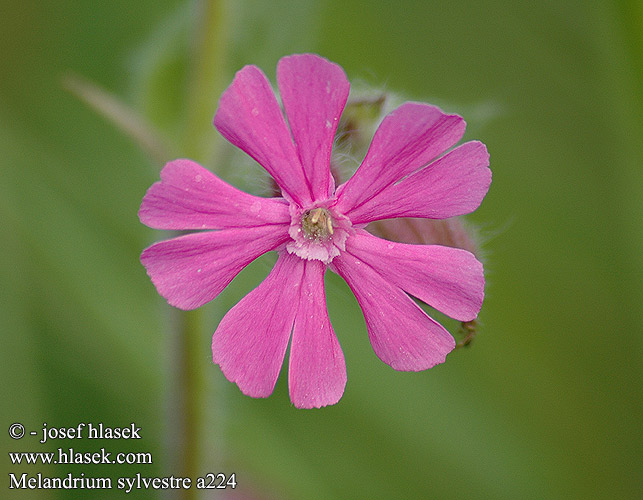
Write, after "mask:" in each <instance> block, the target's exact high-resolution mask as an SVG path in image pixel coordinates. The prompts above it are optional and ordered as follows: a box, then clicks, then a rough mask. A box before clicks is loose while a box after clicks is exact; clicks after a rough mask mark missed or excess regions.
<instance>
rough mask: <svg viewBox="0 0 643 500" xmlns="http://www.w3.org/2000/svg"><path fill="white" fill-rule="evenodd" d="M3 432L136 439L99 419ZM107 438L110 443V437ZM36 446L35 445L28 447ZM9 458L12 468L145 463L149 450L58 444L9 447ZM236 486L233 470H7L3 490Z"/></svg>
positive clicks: (134, 429)
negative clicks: (35, 448) (177, 472)
mask: <svg viewBox="0 0 643 500" xmlns="http://www.w3.org/2000/svg"><path fill="white" fill-rule="evenodd" d="M9 436H11V437H12V438H13V439H14V440H16V441H17V440H19V439H22V438H23V437H25V436H26V437H27V438H28V439H29V438H30V437H32V436H33V437H35V438H34V439H35V442H36V443H37V444H39V445H44V444H46V443H52V442H57V441H59V440H100V442H101V444H102V443H104V442H105V441H108V440H136V439H141V428H140V427H138V426H136V424H135V423H131V424H130V425H128V426H126V427H110V426H107V425H104V424H103V423H97V424H94V423H90V422H88V423H85V422H81V423H79V424H78V425H76V426H74V427H53V426H48V425H47V423H43V425H42V429H39V430H38V431H35V430H29V431H27V429H26V428H25V426H24V425H23V424H21V423H14V424H12V425H11V426H10V427H9ZM110 442H111V441H110ZM34 446H36V445H34ZM9 461H10V464H11V467H12V468H16V467H22V466H28V467H29V469H31V470H33V469H34V467H36V466H40V467H43V468H44V469H45V470H48V471H49V470H52V469H53V468H52V467H51V466H56V468H58V467H59V466H60V465H63V466H64V465H70V466H71V465H74V466H77V465H90V464H92V465H107V464H110V465H113V464H118V465H151V464H153V459H152V454H151V453H149V452H142V451H141V452H127V453H125V452H116V453H115V452H111V451H108V449H106V448H104V447H100V448H98V447H97V448H96V449H94V450H92V451H84V450H83V451H77V450H76V449H74V448H73V447H60V448H57V449H56V450H55V451H46V452H45V451H18V450H15V451H9ZM236 486H237V479H236V474H235V473H234V472H233V473H230V474H224V473H221V472H216V473H215V472H209V473H206V474H204V475H202V476H197V477H181V476H175V475H168V476H162V477H159V476H152V477H150V476H147V475H145V474H142V473H140V472H137V473H135V474H132V475H128V476H122V477H116V478H113V477H111V476H108V475H106V476H104V477H100V476H94V475H92V476H90V475H86V474H85V473H84V472H77V473H71V472H68V473H66V474H55V475H52V474H49V473H44V472H22V471H21V472H10V473H9V489H16V490H18V489H21V490H36V489H57V490H75V489H116V490H121V491H123V492H125V493H131V492H132V491H134V490H141V489H146V490H149V489H153V490H170V489H173V490H180V489H184V490H187V489H190V488H196V489H227V488H230V489H234V488H236Z"/></svg>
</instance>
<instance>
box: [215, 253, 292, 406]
mask: <svg viewBox="0 0 643 500" xmlns="http://www.w3.org/2000/svg"><path fill="white" fill-rule="evenodd" d="M303 273H304V261H302V260H301V259H300V258H299V257H294V256H292V255H289V254H287V253H282V254H280V255H279V258H278V259H277V263H276V264H275V267H274V268H273V269H272V271H271V272H270V274H269V275H268V277H267V278H266V279H265V280H264V281H263V282H262V283H261V284H260V285H259V286H258V287H257V288H255V289H254V290H253V291H251V292H250V293H249V294H248V295H246V296H245V297H244V298H243V299H241V301H240V302H239V303H238V304H237V305H236V306H234V307H233V308H232V309H230V311H228V313H227V314H226V315H225V316H224V317H223V319H222V320H221V323H219V326H218V328H217V329H216V331H215V332H214V335H213V336H212V356H213V360H214V362H215V363H216V364H218V365H219V366H220V367H221V371H222V372H223V374H224V375H225V376H226V378H227V379H228V380H230V381H231V382H235V383H236V384H237V385H238V386H239V389H241V392H243V393H244V394H246V395H248V396H252V397H254V398H265V397H268V396H270V394H272V391H273V390H274V388H275V384H276V382H277V377H278V376H279V371H280V370H281V365H282V364H283V361H284V356H285V355H286V348H287V347H288V340H289V339H290V333H291V330H292V326H293V322H294V320H295V312H296V311H297V305H298V303H299V297H300V291H301V281H302V276H303Z"/></svg>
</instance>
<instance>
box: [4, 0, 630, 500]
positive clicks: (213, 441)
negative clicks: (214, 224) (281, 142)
mask: <svg viewBox="0 0 643 500" xmlns="http://www.w3.org/2000/svg"><path fill="white" fill-rule="evenodd" d="M1 5H2V9H1V12H2V14H1V16H0V17H1V19H2V20H1V21H0V27H1V29H0V47H1V50H0V64H1V67H2V69H3V71H2V72H1V74H0V155H1V156H0V168H1V175H0V221H1V222H0V224H1V225H2V226H1V227H2V237H0V251H1V256H2V263H1V264H0V285H1V292H0V293H1V297H2V299H1V301H0V306H1V307H2V309H1V310H0V313H1V318H2V325H1V326H0V331H1V335H2V345H3V348H2V350H1V351H0V366H1V367H2V368H1V370H2V371H1V372H0V375H1V376H2V381H3V382H2V401H3V404H2V425H3V426H4V428H5V429H7V428H8V427H9V426H10V425H11V424H12V423H14V422H21V423H23V424H24V425H25V426H26V428H27V431H30V430H36V431H37V430H39V429H41V428H42V425H43V422H47V424H48V425H49V426H50V427H69V426H75V425H77V424H78V423H79V422H93V423H98V422H103V423H104V424H105V425H109V426H127V425H129V424H130V423H131V422H136V424H137V425H138V426H140V427H141V428H142V439H141V440H139V441H123V440H120V441H107V440H104V441H95V442H92V441H89V440H87V439H85V440H77V441H71V440H64V441H55V442H49V443H46V444H44V445H41V444H40V443H38V441H37V438H35V437H32V436H29V435H27V436H25V437H24V438H23V439H22V440H21V441H14V440H12V439H10V438H9V436H8V433H7V432H6V430H5V431H2V434H3V437H2V442H3V446H4V449H5V451H49V450H56V449H57V448H58V447H63V448H68V447H74V448H75V449H76V450H78V451H96V450H100V448H101V447H105V448H107V449H109V450H112V451H114V452H117V451H133V452H150V453H152V455H153V457H154V463H153V464H152V465H123V466H118V465H91V466H88V465H76V466H69V465H52V466H47V467H45V466H41V465H40V466H35V465H30V466H27V465H21V466H12V465H11V464H10V463H9V460H8V458H6V455H5V456H4V457H0V463H1V464H2V466H1V467H2V470H3V476H4V478H5V479H4V480H3V481H5V484H4V485H3V488H4V491H5V493H9V494H10V495H11V497H12V498H14V497H15V498H55V499H57V498H61V499H62V498H120V496H119V495H125V493H123V492H122V491H117V490H116V489H115V488H114V489H113V490H102V491H100V490H95V491H91V492H89V491H82V490H77V491H64V490H62V491H60V490H59V491H56V490H41V491H16V490H8V484H9V483H8V479H7V478H8V475H7V474H8V473H9V472H13V473H17V474H22V473H23V472H27V473H29V474H30V475H34V474H36V473H37V472H42V473H43V474H45V475H49V476H65V475H66V474H67V473H68V472H73V473H74V474H75V475H78V474H80V473H81V472H83V473H85V474H86V475H87V476H109V477H112V478H117V477H120V476H133V475H135V474H136V473H137V472H140V473H141V474H142V475H144V476H166V475H171V474H175V475H180V474H179V470H180V469H181V467H183V465H184V464H177V461H180V458H177V456H175V452H173V451H172V450H174V449H176V444H177V443H178V444H181V440H182V439H183V438H182V436H181V434H180V431H178V430H177V428H176V427H175V425H176V422H177V421H178V420H180V418H178V420H177V417H176V413H177V411H178V410H176V408H177V405H178V404H179V403H178V398H177V397H176V396H172V394H176V393H177V391H178V392H179V393H181V392H180V388H181V383H182V382H181V379H177V370H176V367H175V361H174V360H175V358H176V356H175V354H176V352H177V349H178V348H177V345H176V340H175V339H173V337H172V335H171V334H170V331H171V330H172V325H173V324H175V323H176V322H177V318H176V314H175V313H173V312H171V311H170V308H169V306H167V305H166V304H165V303H164V301H163V300H162V299H161V298H160V297H159V296H158V295H157V294H156V292H155V290H154V288H153V286H152V284H151V283H150V281H149V279H148V278H147V276H146V274H145V271H144V269H143V268H142V266H141V265H140V264H139V262H138V256H139V253H140V251H141V249H142V248H144V247H145V246H146V245H147V244H149V243H150V242H152V241H155V240H159V239H162V238H166V237H167V236H168V234H162V233H161V232H155V231H152V230H151V229H148V228H146V227H144V226H142V225H141V224H140V223H139V221H138V218H137V215H136V213H137V210H138V206H139V204H140V201H141V198H142V196H143V194H144V193H145V190H146V189H147V188H148V187H149V186H150V185H151V184H152V183H153V182H154V181H155V180H157V178H158V172H159V170H160V168H161V166H162V163H163V161H166V160H170V159H173V158H174V157H175V156H188V157H193V158H197V157H198V156H205V155H210V154H213V151H210V150H209V149H208V148H212V149H215V148H219V149H217V151H219V154H220V151H221V150H222V149H221V148H223V151H224V153H225V154H228V152H229V150H228V149H225V146H223V142H222V141H221V139H220V138H219V137H218V134H217V133H216V131H215V130H214V128H213V127H211V118H212V116H213V114H214V111H215V108H216V103H217V100H218V96H219V94H220V92H221V91H222V90H223V88H225V86H226V85H227V84H228V83H229V82H230V81H231V79H232V76H233V74H234V72H235V71H236V70H238V69H240V68H241V67H242V66H243V65H244V64H249V63H252V64H257V65H259V66H261V67H262V68H263V69H264V70H265V71H266V73H267V74H268V75H269V76H270V77H271V78H273V77H274V68H275V64H276V62H277V60H278V59H279V57H281V56H283V55H286V54H289V53H295V52H303V51H314V52H318V53H320V54H322V55H324V56H326V57H328V58H329V59H331V60H333V61H336V62H338V63H339V64H341V65H342V66H343V67H344V69H345V70H346V72H347V74H348V77H349V79H351V81H353V82H356V81H361V82H367V83H369V84H372V85H375V86H376V87H378V88H380V89H386V90H390V91H394V92H399V93H401V94H403V95H405V96H407V97H408V98H409V99H414V100H423V101H429V102H433V103H436V104H439V105H441V106H442V107H443V108H444V109H446V110H447V111H450V112H459V113H460V114H462V115H463V116H464V117H465V119H467V121H468V122H469V124H470V126H469V130H468V132H467V135H466V136H465V138H466V139H474V138H475V139H479V140H482V141H483V142H485V143H486V144H487V146H488V148H489V151H490V153H491V168H492V170H493V173H494V181H493V184H492V187H491V190H490V192H489V195H488V196H487V198H486V200H485V201H484V203H483V204H482V207H481V208H480V209H479V210H478V211H477V212H476V213H475V214H473V215H472V216H471V218H470V220H471V221H473V222H474V223H475V224H477V225H478V226H479V227H480V228H481V235H482V236H481V240H482V243H483V253H484V255H485V259H486V270H487V277H488V287H487V297H486V301H485V304H484V307H483V310H482V314H481V322H482V327H481V330H480V333H479V335H478V337H477V338H476V340H475V341H474V343H473V345H472V346H471V347H470V348H467V349H460V350H457V351H455V352H454V353H452V354H451V355H450V356H449V358H448V360H447V362H446V363H445V364H444V365H441V366H439V367H436V368H434V369H432V370H429V371H427V372H422V373H415V374H408V373H397V372H394V371H393V370H391V369H390V368H389V367H388V366H386V365H384V364H383V363H381V362H380V361H379V360H378V359H377V358H376V357H375V355H374V354H373V352H372V349H371V348H370V345H369V343H368V339H367V336H366V331H365V327H364V323H363V319H362V316H361V313H360V311H359V309H358V307H357V305H356V302H355V300H354V299H353V298H352V295H351V293H350V291H349V289H348V287H347V286H346V285H345V284H344V283H343V282H342V281H341V280H340V279H338V278H337V277H336V276H328V277H327V288H328V290H327V293H328V302H329V309H330V314H331V319H332V321H333V324H334V327H335V330H336V332H337V334H338V337H339V340H340V342H341V344H342V347H343V349H344V352H345V356H346V360H347V366H348V377H349V380H348V385H347V389H346V393H345V395H344V397H343V399H342V400H341V401H340V403H339V404H338V405H336V406H333V407H329V408H325V409H322V410H315V411H302V410H296V409H295V408H294V407H292V405H291V404H290V402H289V400H288V394H287V384H286V379H285V377H284V373H285V370H283V372H282V376H281V378H280V380H279V382H278V385H277V389H276V391H275V394H274V395H273V396H272V397H271V398H269V399H267V400H253V399H250V398H247V397H245V396H243V395H242V394H241V393H240V392H239V391H238V389H237V387H236V386H234V385H233V384H230V383H228V382H227V381H225V379H224V377H223V376H222V375H221V373H220V371H219V369H218V368H217V367H216V366H214V365H211V364H209V360H210V355H211V354H210V339H211V333H212V331H214V328H215V327H216V324H217V322H218V320H219V318H220V317H221V315H222V314H223V313H224V312H225V310H227V308H229V307H230V306H231V305H233V304H234V303H235V302H236V301H237V300H239V299H240V298H241V297H242V296H243V295H244V294H245V293H247V292H248V291H249V290H250V288H251V287H252V286H253V285H254V284H256V283H258V282H259V281H260V280H261V279H262V278H263V277H264V276H265V275H266V273H267V271H268V269H269V265H270V258H268V259H264V260H262V261H259V262H257V263H255V264H253V265H252V266H251V267H250V268H249V269H248V270H247V271H245V272H244V273H242V275H241V276H240V277H239V278H238V279H236V280H235V281H234V282H233V284H232V285H231V287H229V289H228V290H226V291H225V292H224V294H222V296H221V297H220V298H219V299H217V300H216V301H215V302H214V303H212V304H210V305H208V306H206V307H205V308H204V310H203V313H202V315H201V316H195V317H196V318H198V319H199V320H200V321H201V322H202V325H203V328H202V331H201V332H200V334H199V335H197V336H195V337H194V338H193V341H194V349H195V351H194V352H196V353H199V354H197V356H196V358H197V359H198V360H199V362H200V364H199V363H197V364H196V365H195V367H194V369H195V372H196V375H194V374H193V376H194V377H195V381H194V384H193V385H192V386H191V388H192V389H197V390H201V391H203V392H202V394H204V395H205V398H206V399H205V400H204V402H203V405H204V406H203V408H202V416H203V417H202V418H203V420H202V421H201V423H200V424H199V426H198V430H199V433H198V434H197V435H196V437H194V436H193V439H196V441H197V445H198V450H200V451H199V453H200V456H199V457H197V458H198V459H195V461H196V463H197V465H196V467H197V468H196V469H193V470H194V471H197V472H198V473H199V474H201V475H203V474H205V473H208V472H213V473H216V472H220V471H221V472H225V473H228V474H229V473H231V472H236V475H237V482H238V484H239V486H238V488H237V489H236V490H234V491H231V490H226V491H225V492H224V493H225V495H227V497H226V498H257V499H259V498H261V499H362V498H364V499H366V498H368V499H391V498H435V499H463V498H466V499H477V498H484V499H487V498H490V499H491V498H492V499H512V500H514V499H518V498H520V499H523V498H524V499H528V498H534V499H536V498H538V499H540V498H547V499H570V498H579V499H580V498H582V499H588V498H592V499H615V498H618V499H630V498H631V499H634V498H641V497H642V496H643V479H642V472H641V471H642V470H643V468H642V465H643V463H642V462H643V460H642V459H643V452H642V450H643V440H642V439H641V410H642V405H641V402H642V401H641V359H642V356H641V355H642V348H641V333H642V328H641V325H642V324H643V322H642V320H643V317H642V316H643V315H642V304H643V288H642V282H643V271H642V270H643V238H642V236H643V234H642V228H641V214H643V189H642V188H643V183H642V180H643V178H642V177H643V176H642V175H641V167H642V166H643V4H641V2H638V1H632V2H627V1H612V2H609V1H605V2H600V1H589V2H587V1H581V0H570V1H565V2H560V1H553V0H546V1H543V2H537V3H535V2H513V1H509V0H479V1H475V2H474V1H462V2H448V3H447V2H434V1H420V0H415V1H414V0H400V1H397V2H389V1H386V0H377V1H366V0H326V1H319V2H312V1H311V2H302V1H296V0H274V1H271V2H263V1H259V0H252V1H238V2H232V1H229V2H223V3H221V5H220V6H215V10H216V9H218V8H219V7H220V8H221V10H220V11H217V12H218V14H217V16H215V18H214V23H215V24H214V25H213V26H215V28H216V29H212V30H211V31H210V32H208V33H206V35H207V36H206V40H207V41H208V42H207V43H209V44H210V45H206V47H205V48H206V50H204V51H202V52H198V51H197V52H195V51H194V50H193V48H192V47H194V43H196V42H195V40H198V39H199V33H198V31H197V30H196V29H195V26H198V25H199V23H200V22H203V21H206V24H207V22H208V19H207V18H206V17H204V16H202V15H200V14H199V13H198V12H199V11H198V6H197V5H196V4H195V3H187V4H186V3H184V2H180V1H177V0H153V1H152V0H138V1H125V0H118V1H112V2H87V1H85V0H66V1H59V0H56V1H54V0H41V1H38V2H36V1H34V0H27V1H26V2H22V3H21V4H20V6H18V5H17V4H15V2H8V1H2V2H1ZM213 5H214V4H212V5H211V7H212V6H213ZM208 37H209V38H208ZM201 64H203V67H201V66H200V65H201ZM200 67H201V73H200V74H202V75H205V76H204V78H203V80H201V81H199V80H198V79H197V80H192V79H191V78H190V75H193V74H194V73H192V71H196V72H197V73H198V72H199V68H200ZM195 68H196V69H195ZM70 73H73V74H76V75H80V76H82V77H83V78H86V79H87V80H89V81H92V82H94V83H95V84H96V85H98V86H100V87H102V88H104V89H105V90H106V91H108V92H110V93H112V94H113V95H115V96H118V98H119V99H121V100H122V101H123V102H124V103H125V104H127V105H128V106H131V107H132V108H133V109H134V110H135V111H136V112H137V113H139V114H140V115H141V116H144V117H145V119H146V120H148V121H149V122H151V123H152V124H153V125H154V126H155V127H156V128H157V129H159V130H160V131H161V132H162V133H163V134H165V136H166V137H168V138H170V139H169V140H168V142H166V145H167V146H168V147H167V149H168V151H167V153H164V154H162V155H161V156H163V155H167V157H161V158H157V159H156V160H152V159H150V157H149V156H148V155H146V154H145V153H143V152H142V151H141V150H140V148H139V147H138V145H137V144H136V142H135V141H134V140H132V139H131V138H129V137H128V136H127V135H126V134H123V133H122V132H121V131H119V130H118V128H116V127H115V126H114V125H113V124H112V123H111V122H110V121H109V120H106V119H105V118H104V117H102V116H100V114H98V113H97V112H96V111H95V110H93V109H91V108H90V107H89V106H87V105H86V104H85V103H83V102H82V101H81V100H80V99H79V98H78V97H77V96H76V95H74V94H73V93H70V92H69V91H68V90H66V89H65V88H64V85H63V81H64V79H65V77H66V75H67V76H68V75H69V74H70ZM199 82H201V84H203V85H202V86H201V87H200V86H199V85H200V83H199ZM186 110H187V111H186ZM195 127H196V128H199V131H196V130H195ZM257 172H258V170H257ZM222 175H224V176H226V177H227V178H228V179H229V180H230V181H231V182H236V179H235V175H234V173H231V172H228V173H227V174H226V173H225V172H223V173H222ZM251 183H252V181H250V184H251ZM449 326H453V325H452V324H449ZM168 394H170V396H169V397H168ZM5 493H3V496H4V495H5ZM166 493H167V492H165V493H164V492H159V491H154V490H137V491H136V492H134V493H131V494H130V495H135V498H160V497H162V496H163V495H164V494H166ZM212 493H216V492H213V491H207V492H206V495H205V497H210V496H211V494H212ZM208 495H210V496H208ZM166 498H167V496H166ZM219 498H223V497H222V496H219Z"/></svg>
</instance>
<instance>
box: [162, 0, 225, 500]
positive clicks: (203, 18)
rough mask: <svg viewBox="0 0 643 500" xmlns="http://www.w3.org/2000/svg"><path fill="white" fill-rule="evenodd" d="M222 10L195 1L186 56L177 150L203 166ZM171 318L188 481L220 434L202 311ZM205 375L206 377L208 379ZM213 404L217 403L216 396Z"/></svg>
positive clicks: (204, 466)
mask: <svg viewBox="0 0 643 500" xmlns="http://www.w3.org/2000/svg"><path fill="white" fill-rule="evenodd" d="M226 10H227V9H226V0H201V1H199V2H197V3H196V6H195V12H194V20H195V22H194V31H193V33H194V35H195V36H194V39H193V44H192V49H191V52H190V56H189V57H190V59H189V60H190V64H191V68H190V74H189V81H188V87H187V95H186V101H185V102H186V108H185V109H186V111H185V122H184V126H185V128H184V134H183V137H182V142H181V144H180V149H181V155H182V156H184V157H187V158H191V159H194V160H196V161H198V162H200V163H203V164H206V165H207V164H209V163H211V162H212V160H213V158H214V154H215V152H216V151H215V144H216V142H215V140H216V136H215V134H214V131H213V127H212V116H213V115H214V110H215V108H216V103H217V98H218V95H219V94H220V92H221V85H222V73H223V72H224V69H225V65H224V53H225V48H226V31H227V30H226V28H227V24H226V19H225V17H226V16H225V14H226ZM177 315H178V318H176V321H175V323H174V324H175V331H174V332H173V335H174V336H175V337H174V345H175V350H174V352H173V353H172V355H173V356H174V359H175V362H176V375H177V380H176V385H175V388H176V389H175V390H176V395H175V398H174V403H175V405H176V406H175V408H174V409H173V412H172V413H173V414H174V417H175V420H174V422H173V424H172V426H171V429H170V430H171V431H172V432H175V433H176V436H175V438H174V447H173V449H171V453H172V456H173V459H174V461H175V463H174V467H175V468H174V469H173V470H176V471H181V472H180V475H181V476H182V477H189V478H191V479H192V480H193V482H194V481H196V478H197V477H199V476H203V475H205V474H206V473H208V472H216V470H215V468H216V467H217V465H218V464H216V463H214V461H215V457H216V455H217V452H216V450H215V449H214V447H213V446H212V434H213V433H214V435H215V438H218V437H219V436H221V433H220V432H219V433H216V431H215V429H213V428H212V427H213V426H212V425H211V422H210V421H211V420H212V417H208V415H210V414H211V413H212V412H213V411H214V408H211V407H210V406H209V405H208V402H210V401H213V400H214V399H213V396H212V394H211V392H213V391H214V389H215V387H213V386H214V384H213V383H212V380H213V370H212V368H213V366H212V363H211V361H210V360H211V356H210V353H209V350H207V346H208V345H209V342H204V335H205V329H204V328H203V318H204V313H203V311H202V310H199V311H189V312H178V311H177ZM204 349H206V351H205V352H204ZM209 371H212V376H208V373H209ZM216 401H217V403H220V398H219V397H217V398H216ZM206 409H208V411H206ZM208 412H209V413H208ZM206 436H207V439H206ZM215 444H217V443H215ZM218 447H220V445H219V446H218ZM177 494H178V498H181V499H184V500H191V499H195V498H198V497H199V490H197V489H196V488H195V486H194V484H193V486H192V488H190V489H187V490H179V491H177Z"/></svg>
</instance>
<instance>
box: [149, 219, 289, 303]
mask: <svg viewBox="0 0 643 500" xmlns="http://www.w3.org/2000/svg"><path fill="white" fill-rule="evenodd" d="M288 238H289V236H288V228H287V226H284V227H283V228H278V226H258V227H252V228H241V229H223V230H221V231H215V232H205V233H194V234H188V235H185V236H180V237H178V238H174V239H171V240H166V241H161V242H159V243H155V244H154V245H152V246H150V247H148V248H146V249H145V250H143V253H142V254H141V262H142V263H143V265H144V266H145V268H146V269H147V274H148V275H149V276H150V278H151V279H152V282H153V283H154V285H155V286H156V289H157V290H158V292H159V294H161V295H162V296H163V297H165V298H166V299H167V301H168V302H169V303H170V304H171V305H173V306H175V307H178V308H179V309H196V308H197V307H200V306H202V305H203V304H205V303H206V302H209V301H211V300H212V299H214V298H215V297H216V296H217V295H219V293H221V291H222V290H223V289H224V288H225V287H226V286H227V285H228V283H230V282H231V281H232V279H233V278H234V277H235V276H236V275H237V274H238V273H239V272H240V271H241V270H242V269H243V268H244V267H245V266H247V265H248V264H250V262H252V261H253V260H255V259H256V258H257V257H259V256H260V255H262V254H264V253H266V252H269V251H270V250H274V249H275V248H276V247H278V246H279V245H281V244H283V243H284V242H285V241H287V240H288Z"/></svg>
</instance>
